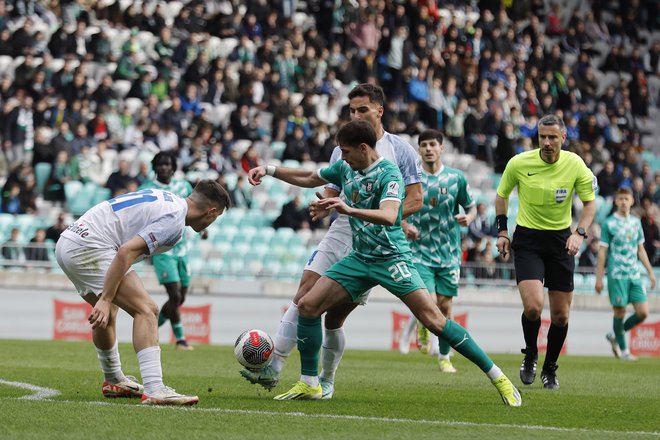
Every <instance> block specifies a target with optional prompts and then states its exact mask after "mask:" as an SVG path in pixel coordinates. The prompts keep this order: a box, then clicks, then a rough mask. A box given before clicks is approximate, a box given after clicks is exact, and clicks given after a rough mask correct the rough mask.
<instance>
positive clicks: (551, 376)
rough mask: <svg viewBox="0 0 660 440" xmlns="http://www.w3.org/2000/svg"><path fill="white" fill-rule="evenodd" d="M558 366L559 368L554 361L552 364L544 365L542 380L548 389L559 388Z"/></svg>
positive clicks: (544, 386)
mask: <svg viewBox="0 0 660 440" xmlns="http://www.w3.org/2000/svg"><path fill="white" fill-rule="evenodd" d="M557 368H559V366H558V365H557V364H556V363H554V362H553V363H552V364H548V365H543V370H541V380H542V381H543V388H545V389H546V390H558V389H559V381H558V380H557Z"/></svg>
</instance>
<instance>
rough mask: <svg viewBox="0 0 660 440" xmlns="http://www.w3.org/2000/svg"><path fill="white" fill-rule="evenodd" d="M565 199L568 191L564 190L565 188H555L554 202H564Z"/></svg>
mask: <svg viewBox="0 0 660 440" xmlns="http://www.w3.org/2000/svg"><path fill="white" fill-rule="evenodd" d="M566 197H568V189H566V188H557V189H556V190H555V202H557V203H561V202H563V201H564V200H566Z"/></svg>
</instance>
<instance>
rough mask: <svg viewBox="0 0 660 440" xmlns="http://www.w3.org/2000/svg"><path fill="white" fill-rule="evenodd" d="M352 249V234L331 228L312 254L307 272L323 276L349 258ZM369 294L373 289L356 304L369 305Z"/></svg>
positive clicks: (365, 293) (306, 267)
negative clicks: (338, 263)
mask: <svg viewBox="0 0 660 440" xmlns="http://www.w3.org/2000/svg"><path fill="white" fill-rule="evenodd" d="M333 225H334V223H333ZM347 226H348V225H347ZM352 249H353V238H352V237H351V235H350V232H349V234H348V235H347V234H346V232H345V231H344V230H341V229H340V228H334V229H333V228H332V227H330V230H328V232H327V233H326V234H325V237H323V240H321V242H320V243H319V245H318V246H317V248H316V250H315V251H314V252H312V255H311V256H310V257H309V260H307V264H305V270H309V271H312V272H315V273H317V274H319V275H323V274H325V273H326V272H327V270H328V269H330V267H331V266H332V265H333V264H335V263H336V262H338V261H339V260H341V259H343V258H344V257H346V256H348V254H349V253H350V252H351V250H352ZM369 293H371V289H369V290H367V291H366V292H364V293H363V294H362V295H361V296H360V297H359V298H358V299H357V300H356V301H355V302H357V303H359V304H360V305H365V304H367V301H368V300H369Z"/></svg>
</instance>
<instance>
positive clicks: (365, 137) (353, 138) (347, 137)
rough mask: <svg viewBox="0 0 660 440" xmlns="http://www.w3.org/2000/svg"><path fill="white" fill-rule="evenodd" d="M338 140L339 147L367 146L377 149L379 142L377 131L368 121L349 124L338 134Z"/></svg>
mask: <svg viewBox="0 0 660 440" xmlns="http://www.w3.org/2000/svg"><path fill="white" fill-rule="evenodd" d="M336 139H337V144H338V145H340V146H347V147H357V146H358V145H360V144H367V145H369V146H370V147H371V148H376V142H378V137H377V136H376V130H374V127H373V126H372V125H371V124H370V123H369V122H367V121H351V122H347V123H346V124H344V125H342V127H341V128H340V129H339V131H338V132H337V136H336Z"/></svg>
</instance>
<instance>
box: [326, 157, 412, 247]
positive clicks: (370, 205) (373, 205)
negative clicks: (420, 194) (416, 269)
mask: <svg viewBox="0 0 660 440" xmlns="http://www.w3.org/2000/svg"><path fill="white" fill-rule="evenodd" d="M318 173H319V176H320V177H321V178H322V179H324V180H327V181H328V182H330V183H333V184H335V185H337V186H338V187H340V188H341V189H342V190H343V192H344V194H345V195H346V203H347V204H348V205H349V206H351V207H353V208H359V209H378V208H379V207H380V204H381V203H382V202H384V201H386V200H395V201H398V202H399V203H400V206H399V214H398V216H397V219H396V222H395V223H394V225H393V226H385V225H377V224H374V223H369V222H367V221H364V220H361V219H359V218H356V217H352V216H351V217H349V223H350V224H351V233H352V234H353V251H354V252H355V253H356V254H357V255H358V256H359V257H361V258H367V259H370V258H371V259H373V258H378V259H383V258H391V257H398V256H401V255H402V254H406V253H408V254H409V253H410V247H409V246H408V242H407V240H406V237H405V235H404V233H403V229H401V213H402V211H403V198H404V193H405V187H404V185H403V177H401V171H399V168H398V167H397V166H396V165H395V164H394V163H393V162H390V161H389V160H384V159H383V158H382V157H380V158H379V159H378V160H377V161H376V162H374V163H372V164H371V165H370V166H369V167H368V168H366V169H364V170H361V171H354V170H353V169H352V168H351V167H350V166H349V165H348V164H347V163H346V162H345V161H343V160H338V161H337V162H335V163H334V164H332V165H330V166H329V167H326V168H322V169H320V170H319V171H318Z"/></svg>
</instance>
